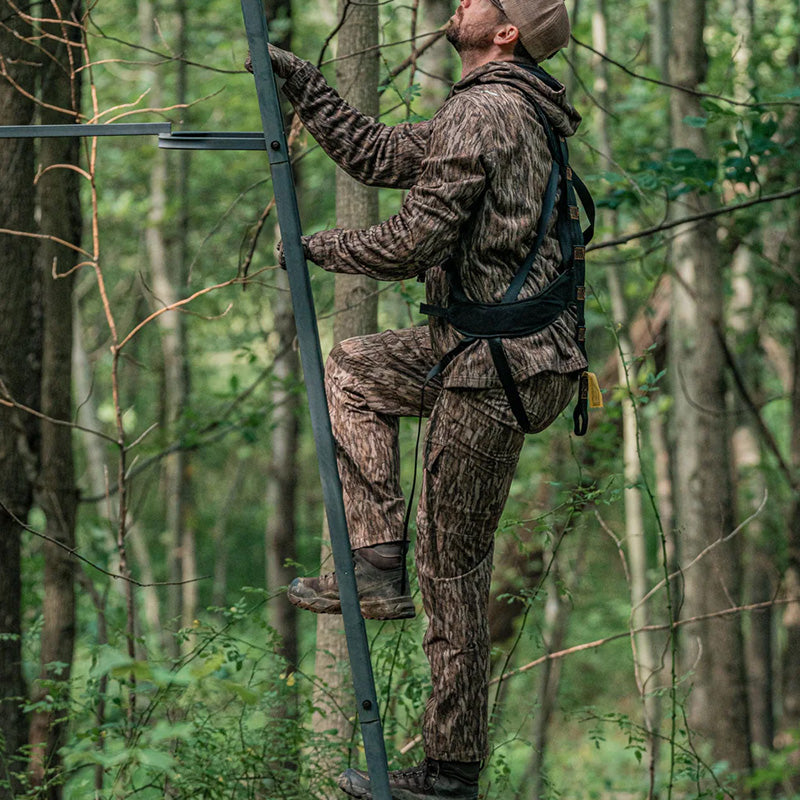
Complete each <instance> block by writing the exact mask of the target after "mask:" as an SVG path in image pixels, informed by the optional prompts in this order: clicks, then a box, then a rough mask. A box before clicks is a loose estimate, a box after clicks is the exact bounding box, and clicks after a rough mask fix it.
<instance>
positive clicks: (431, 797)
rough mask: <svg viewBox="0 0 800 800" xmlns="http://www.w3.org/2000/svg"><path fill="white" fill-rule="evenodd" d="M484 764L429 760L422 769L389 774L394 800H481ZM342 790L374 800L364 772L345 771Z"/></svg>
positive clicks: (424, 762)
mask: <svg viewBox="0 0 800 800" xmlns="http://www.w3.org/2000/svg"><path fill="white" fill-rule="evenodd" d="M480 771H481V764H480V762H478V761H475V762H460V761H436V760H435V759H432V758H426V759H425V760H424V761H423V762H422V763H421V764H420V765H419V766H416V767H411V768H410V769H399V770H395V771H393V772H390V773H389V789H390V790H391V792H392V798H393V800H445V798H447V799H448V800H478V774H479V773H480ZM338 783H339V788H340V789H341V790H342V791H343V792H344V793H345V794H349V795H350V797H358V798H361V800H372V789H371V787H370V782H369V775H367V773H366V772H364V771H362V770H360V769H348V770H345V771H344V772H343V773H342V774H341V775H340V776H339V780H338Z"/></svg>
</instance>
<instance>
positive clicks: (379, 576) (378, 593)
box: [286, 542, 414, 619]
mask: <svg viewBox="0 0 800 800" xmlns="http://www.w3.org/2000/svg"><path fill="white" fill-rule="evenodd" d="M353 564H354V566H355V576H356V586H357V587H358V600H359V603H360V604H361V614H362V615H363V616H364V617H365V619H409V618H410V617H413V616H414V601H413V600H412V599H411V595H409V594H408V593H407V592H408V586H407V583H408V582H407V580H406V575H405V546H404V544H403V543H402V542H389V543H387V544H376V545H373V546H372V547H360V548H359V549H358V550H354V551H353ZM286 594H287V596H288V597H289V602H290V603H293V604H294V605H296V606H298V607H299V608H305V609H306V610H308V611H313V612H314V613H315V614H341V613H342V603H341V601H340V600H339V584H338V583H337V581H336V573H335V572H328V573H326V574H325V575H320V576H319V577H318V578H295V579H294V580H293V581H292V582H291V583H290V584H289V588H288V590H287V592H286Z"/></svg>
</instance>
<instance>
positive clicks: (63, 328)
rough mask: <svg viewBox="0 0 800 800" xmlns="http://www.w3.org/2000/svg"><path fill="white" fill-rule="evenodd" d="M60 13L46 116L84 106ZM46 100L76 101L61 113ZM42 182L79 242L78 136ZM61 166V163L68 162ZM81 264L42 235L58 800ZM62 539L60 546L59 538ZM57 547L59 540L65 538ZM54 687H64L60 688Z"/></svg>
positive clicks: (50, 50) (48, 661) (36, 747)
mask: <svg viewBox="0 0 800 800" xmlns="http://www.w3.org/2000/svg"><path fill="white" fill-rule="evenodd" d="M58 13H59V15H60V16H61V17H62V18H63V19H66V20H68V21H69V22H71V23H74V24H73V25H64V24H61V23H58V22H48V23H43V25H42V28H43V30H45V31H47V32H48V33H50V34H51V37H52V38H51V37H47V38H44V39H43V40H42V47H43V48H44V50H45V52H46V54H47V56H48V58H47V59H45V60H44V61H43V65H42V69H43V73H42V76H41V78H42V81H41V98H42V102H43V104H45V106H44V107H43V109H42V112H41V120H42V124H63V123H65V122H70V121H74V120H75V119H76V118H77V114H78V112H79V111H80V109H79V107H78V105H79V103H80V96H81V80H80V73H79V72H78V71H77V68H78V67H79V66H80V64H81V62H82V52H81V49H80V45H81V35H82V30H81V28H80V27H78V24H80V22H81V13H82V12H81V4H80V2H76V3H72V2H67V3H62V4H60V5H59V7H58ZM47 106H51V107H56V108H63V109H70V110H71V112H72V113H61V112H59V111H54V110H52V108H48V107H47ZM39 160H40V163H41V168H40V172H41V177H40V178H39V181H38V185H37V202H38V206H39V213H40V220H41V222H40V227H41V230H42V232H43V233H44V234H47V235H52V236H55V237H58V238H59V239H61V240H63V241H65V242H71V243H72V244H74V245H76V246H77V245H79V244H80V241H81V227H82V217H81V209H80V202H79V198H80V195H79V192H80V186H79V182H80V177H79V175H78V173H77V172H75V171H74V170H72V169H69V166H70V165H77V164H78V163H79V161H80V140H79V139H77V138H59V139H56V138H52V139H42V142H41V147H40V153H39ZM61 165H65V166H64V167H63V168H62V166H61ZM74 263H75V254H74V252H73V251H71V250H69V249H68V248H66V247H64V246H63V245H60V244H57V243H55V242H54V241H51V240H47V239H45V240H42V241H41V242H40V244H39V249H38V253H37V257H36V264H37V269H38V271H39V272H40V274H41V281H42V306H43V323H44V333H43V340H42V344H43V348H42V390H41V405H40V408H41V411H42V413H43V414H44V415H45V417H46V419H45V420H43V421H42V423H41V434H42V438H41V450H40V452H41V456H40V464H41V466H40V470H41V471H40V474H39V478H38V481H37V487H36V498H37V501H38V504H39V506H40V507H41V508H42V509H43V510H44V512H45V516H46V520H47V524H46V533H47V535H48V537H50V540H51V541H48V542H45V545H44V553H45V567H44V610H43V617H44V626H43V628H42V634H41V655H40V660H41V673H40V679H41V680H43V681H47V685H45V686H42V687H37V688H36V689H35V690H34V693H33V697H34V701H42V700H43V699H44V697H45V696H46V695H53V696H54V697H55V699H56V702H55V707H53V708H43V709H38V710H37V711H35V712H34V713H33V714H32V716H31V724H30V745H31V761H30V773H31V779H32V781H33V784H34V785H35V786H42V785H44V784H45V783H47V796H48V797H49V798H51V800H56V798H59V797H60V796H61V786H60V783H59V782H58V781H55V782H54V781H53V780H52V779H53V777H54V774H55V773H56V772H57V770H58V768H59V756H58V750H59V748H60V747H61V745H62V744H63V740H64V733H65V730H66V719H65V714H64V713H63V709H64V707H65V705H64V704H65V703H66V701H67V699H68V696H69V679H70V672H71V667H72V654H73V649H74V643H75V585H74V584H75V562H74V560H73V558H72V556H71V555H70V554H69V553H68V552H67V551H66V550H65V549H64V548H74V546H75V516H76V507H77V491H76V488H75V469H74V464H73V453H72V429H71V428H70V427H69V426H67V425H65V424H58V423H56V422H53V421H51V420H58V421H59V422H61V423H65V422H68V421H69V420H71V418H72V289H73V285H74V275H73V274H70V273H71V268H72V267H73V265H74ZM56 542H58V543H59V544H56ZM59 545H61V546H59ZM56 687H60V689H57V688H56Z"/></svg>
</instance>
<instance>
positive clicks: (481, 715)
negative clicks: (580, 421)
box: [325, 327, 576, 761]
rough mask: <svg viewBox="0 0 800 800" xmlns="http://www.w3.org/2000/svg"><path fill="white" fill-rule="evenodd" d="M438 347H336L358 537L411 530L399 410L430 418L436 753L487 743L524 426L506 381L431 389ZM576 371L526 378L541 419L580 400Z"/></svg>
mask: <svg viewBox="0 0 800 800" xmlns="http://www.w3.org/2000/svg"><path fill="white" fill-rule="evenodd" d="M436 362H437V358H436V357H435V356H434V353H433V351H432V349H431V345H430V338H429V335H428V329H427V327H418V328H410V329H405V330H399V331H387V332H385V333H380V334H375V335H371V336H364V337H357V338H353V339H348V340H346V341H344V342H342V343H341V344H339V345H337V347H335V348H334V350H333V351H332V352H331V354H330V357H329V359H328V362H327V366H326V379H325V383H326V392H327V395H328V403H329V405H330V411H331V424H332V427H333V433H334V437H335V439H336V442H337V447H338V451H337V458H338V463H339V473H340V476H341V480H342V488H343V492H344V501H345V509H346V514H347V522H348V527H349V531H350V540H351V544H352V547H353V548H358V547H366V546H369V545H374V544H379V543H382V542H396V541H400V540H401V539H402V538H403V517H404V513H405V501H404V498H403V494H402V491H401V489H400V477H399V476H400V453H399V447H398V428H399V418H400V417H402V416H417V415H419V413H420V408H421V407H422V414H423V416H425V417H428V423H427V427H426V432H425V443H424V451H423V453H424V455H423V464H424V467H423V478H422V488H421V495H420V500H419V506H418V509H417V540H416V547H415V559H416V565H417V573H418V578H419V586H420V593H421V595H422V602H423V607H424V609H425V613H426V615H427V617H428V630H427V632H426V634H425V638H424V641H423V649H424V651H425V654H426V656H427V658H428V661H429V662H430V668H431V678H432V684H433V689H432V694H431V697H430V700H429V701H428V704H427V707H426V710H425V719H424V723H423V737H424V743H425V753H426V755H427V756H428V757H429V758H436V759H442V760H447V761H480V760H482V759H483V758H485V757H486V756H487V754H488V737H487V708H488V670H489V653H490V641H489V627H488V621H487V607H488V602H489V585H490V581H491V572H492V553H493V546H494V532H495V529H496V527H497V524H498V521H499V519H500V515H501V513H502V511H503V506H504V505H505V502H506V498H507V496H508V492H509V488H510V485H511V480H512V478H513V475H514V470H515V468H516V465H517V461H518V458H519V453H520V449H521V447H522V443H523V439H524V434H523V433H522V431H521V430H520V429H519V427H518V425H517V422H516V420H515V419H514V416H513V414H512V413H511V411H510V409H509V407H508V403H507V400H506V397H505V394H504V392H503V390H502V388H498V389H464V388H443V386H442V383H441V381H440V380H439V379H434V380H432V381H431V382H430V383H429V384H428V386H427V387H426V388H425V392H424V401H423V399H422V397H421V395H422V385H423V382H424V380H425V377H426V375H427V374H428V372H429V370H430V369H431V367H433V365H434V364H435V363H436ZM575 383H576V382H575V379H574V377H572V376H570V375H560V374H557V373H553V372H544V373H540V374H538V375H536V376H534V377H532V378H530V379H529V380H527V381H526V382H524V383H522V384H521V385H520V386H519V387H518V388H519V392H520V396H521V398H522V400H523V403H524V405H525V409H526V411H527V413H528V418H529V419H530V421H531V424H532V425H533V426H534V428H535V430H543V429H544V428H546V427H547V426H548V425H549V424H550V423H551V422H552V421H553V420H554V419H555V418H556V417H557V416H558V414H559V413H560V412H561V410H562V409H563V408H564V407H565V406H566V405H567V403H568V402H569V400H570V398H571V396H572V394H573V392H574V389H575Z"/></svg>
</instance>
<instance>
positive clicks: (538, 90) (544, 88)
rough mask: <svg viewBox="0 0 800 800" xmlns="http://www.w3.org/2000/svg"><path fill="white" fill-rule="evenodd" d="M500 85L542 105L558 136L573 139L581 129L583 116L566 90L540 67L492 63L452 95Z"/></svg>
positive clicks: (475, 73) (463, 83)
mask: <svg viewBox="0 0 800 800" xmlns="http://www.w3.org/2000/svg"><path fill="white" fill-rule="evenodd" d="M498 83H500V84H503V85H505V86H509V87H512V88H514V89H516V90H517V91H519V92H520V93H522V94H523V95H525V97H527V98H528V99H530V100H535V101H536V102H537V103H539V105H540V106H541V107H542V110H543V111H544V113H545V114H546V115H547V118H548V119H549V120H550V124H551V125H552V126H553V129H554V130H555V131H556V133H559V134H561V135H562V136H572V135H573V134H574V133H575V131H576V130H577V129H578V125H579V124H580V121H581V115H580V114H579V113H578V112H577V111H576V110H575V108H574V107H573V106H572V104H571V103H569V101H568V100H567V92H566V89H565V88H564V87H563V86H562V85H561V84H560V83H559V82H558V81H557V80H556V79H555V78H554V77H553V76H552V75H550V74H548V73H547V72H545V71H544V70H543V69H542V68H541V67H539V66H533V65H528V64H523V63H521V62H517V61H490V62H489V63H488V64H484V65H483V66H480V67H478V68H477V69H474V70H473V71H472V72H470V73H469V75H467V76H466V77H465V78H462V79H461V80H460V81H459V82H458V83H456V84H455V85H454V86H453V88H452V90H451V95H454V94H458V93H459V92H463V91H466V90H468V89H470V88H472V87H474V86H478V85H487V84H494V85H497V84H498Z"/></svg>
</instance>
